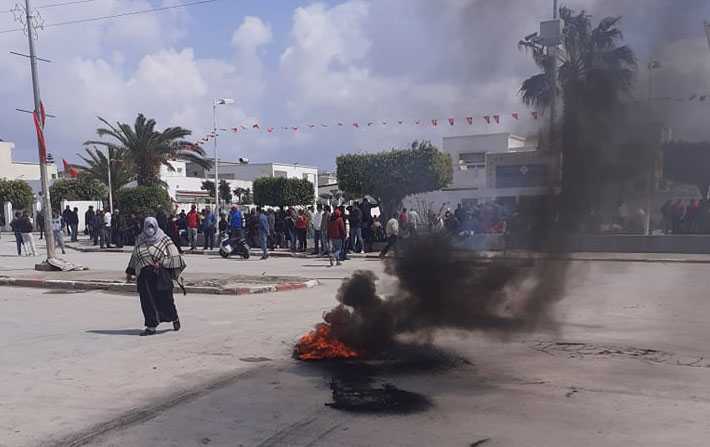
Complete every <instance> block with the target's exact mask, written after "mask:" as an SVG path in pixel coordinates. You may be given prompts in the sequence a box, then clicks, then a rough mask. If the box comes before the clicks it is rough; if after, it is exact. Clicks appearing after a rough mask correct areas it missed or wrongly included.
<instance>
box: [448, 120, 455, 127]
mask: <svg viewBox="0 0 710 447" xmlns="http://www.w3.org/2000/svg"><path fill="white" fill-rule="evenodd" d="M455 122H456V121H455V120H454V118H449V126H453V125H454V123H455Z"/></svg>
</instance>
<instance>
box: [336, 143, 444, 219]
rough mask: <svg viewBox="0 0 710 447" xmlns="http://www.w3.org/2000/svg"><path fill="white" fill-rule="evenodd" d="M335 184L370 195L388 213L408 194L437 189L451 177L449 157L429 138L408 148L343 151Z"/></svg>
mask: <svg viewBox="0 0 710 447" xmlns="http://www.w3.org/2000/svg"><path fill="white" fill-rule="evenodd" d="M336 164H337V176H338V187H339V189H340V190H342V191H343V192H344V193H345V194H347V195H350V196H352V197H363V196H365V195H370V196H372V197H374V198H375V199H376V200H377V201H378V202H380V204H381V207H382V209H383V212H385V213H388V214H391V213H392V212H394V210H396V209H397V208H398V207H399V206H400V204H401V203H402V200H403V199H404V198H405V197H407V196H408V195H411V194H418V193H423V192H429V191H436V190H438V189H441V188H443V187H445V186H446V185H448V184H449V183H450V182H451V180H452V177H453V168H452V165H451V158H450V157H449V155H448V154H444V153H442V152H440V151H439V150H438V149H437V148H436V147H435V146H434V145H432V144H431V142H429V141H423V142H417V141H415V142H414V143H412V147H411V149H403V150H402V149H393V150H390V151H387V152H380V153H377V154H346V155H341V156H339V157H338V158H337V159H336Z"/></svg>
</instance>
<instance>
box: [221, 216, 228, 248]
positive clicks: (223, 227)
mask: <svg viewBox="0 0 710 447" xmlns="http://www.w3.org/2000/svg"><path fill="white" fill-rule="evenodd" d="M227 228H229V222H227V215H226V214H224V213H222V214H220V215H219V242H220V243H221V242H222V239H224V235H225V234H227Z"/></svg>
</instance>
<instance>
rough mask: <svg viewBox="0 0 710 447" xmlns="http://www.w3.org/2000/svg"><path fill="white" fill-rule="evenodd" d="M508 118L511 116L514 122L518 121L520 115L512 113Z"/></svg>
mask: <svg viewBox="0 0 710 447" xmlns="http://www.w3.org/2000/svg"><path fill="white" fill-rule="evenodd" d="M510 116H512V117H513V119H514V120H517V119H519V118H520V115H518V113H517V112H513V113H511V114H510Z"/></svg>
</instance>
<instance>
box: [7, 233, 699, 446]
mask: <svg viewBox="0 0 710 447" xmlns="http://www.w3.org/2000/svg"><path fill="white" fill-rule="evenodd" d="M11 248H12V247H11V245H10V243H8V242H7V240H6V239H4V240H3V241H2V242H1V243H0V264H1V267H0V270H4V271H23V270H26V269H29V268H31V265H32V261H31V260H29V259H26V258H25V259H18V258H14V257H12V256H11V252H12V251H11ZM67 257H68V258H69V259H71V260H73V261H74V262H82V263H85V264H88V265H91V266H92V267H95V268H100V269H101V270H110V269H116V271H117V272H119V271H120V269H122V265H123V264H124V263H125V262H126V259H125V255H120V254H78V253H71V254H69V255H68V256H67ZM188 262H189V263H190V268H191V269H194V270H195V271H210V272H215V273H219V272H234V271H235V270H237V269H238V271H239V272H240V273H241V272H244V273H247V274H253V273H254V272H264V273H265V274H291V275H299V276H308V277H314V278H315V277H317V278H321V279H322V281H323V285H322V286H319V287H316V288H314V289H308V290H300V291H293V292H287V293H278V294H265V295H251V296H243V297H220V296H199V295H190V296H187V297H178V301H177V305H178V308H179V311H180V313H181V319H182V320H183V323H184V329H183V330H182V331H181V332H178V333H174V332H172V331H168V332H165V333H162V334H160V335H159V336H156V337H149V338H140V337H137V336H136V334H137V332H138V330H139V329H140V328H141V315H140V309H139V306H138V302H137V298H136V297H135V296H129V295H115V294H108V293H93V292H86V293H72V294H65V293H56V292H48V291H43V290H35V289H19V288H12V289H10V288H0V301H1V302H2V309H3V312H2V313H1V314H0V335H1V338H0V339H1V340H2V350H0V352H1V355H0V445H2V446H8V447H9V446H12V447H15V446H37V445H45V446H54V445H57V446H58V445H63V446H64V445H91V446H128V445H131V446H143V445H150V446H156V447H158V446H202V445H210V446H238V445H244V446H286V445H289V446H307V445H308V446H330V445H342V446H374V445H378V446H379V445H388V446H418V445H441V446H469V445H471V444H472V443H475V442H477V441H483V440H486V439H487V441H485V443H483V444H479V445H484V446H486V447H487V446H540V447H543V446H545V447H555V446H569V445H575V446H576V447H581V446H600V445H604V446H619V445H623V446H642V445H643V446H655V445H658V446H668V445H673V446H697V445H703V444H704V443H705V440H706V439H708V436H709V435H710V423H708V422H707V414H708V412H709V411H710V368H708V367H709V366H710V360H707V361H706V360H705V359H706V358H708V359H710V355H708V354H710V350H709V349H708V348H707V343H706V340H707V338H708V329H707V326H708V325H707V321H708V319H709V317H710V303H708V300H707V290H708V286H709V285H710V279H708V278H709V274H710V264H698V263H695V264H681V263H674V264H663V263H631V262H573V263H572V265H571V268H570V270H569V271H570V276H569V280H568V283H567V288H566V293H565V298H564V299H563V300H562V301H561V302H560V303H559V304H558V306H557V312H556V314H557V315H556V319H557V320H558V322H559V326H558V328H557V329H556V330H554V331H548V332H539V333H535V334H529V335H526V336H515V337H513V338H512V339H510V340H507V341H505V342H504V341H500V340H494V339H490V338H488V337H486V336H485V334H481V333H470V334H462V333H451V332H442V333H439V334H437V335H436V337H435V338H434V340H433V342H434V345H435V346H436V347H438V348H442V349H445V350H447V352H449V353H450V354H451V358H453V359H454V361H453V362H452V366H451V367H449V368H440V369H429V368H424V369H415V370H411V369H408V368H404V369H395V370H386V371H381V370H375V371H371V372H370V373H371V376H372V380H373V381H374V385H375V386H379V385H380V384H383V383H391V384H393V385H396V386H397V387H399V388H401V389H403V390H408V391H412V392H416V393H420V394H421V395H423V396H425V397H426V398H427V399H429V400H430V401H431V404H432V406H431V408H428V409H426V410H424V411H420V412H416V413H412V414H369V413H359V414H353V413H349V412H345V411H341V410H336V409H333V408H331V407H328V406H325V405H324V404H325V403H329V402H331V400H332V393H331V389H330V382H331V380H332V379H333V378H336V379H338V378H339V377H341V375H342V374H343V371H342V370H338V371H335V372H334V371H333V370H331V369H326V368H324V365H321V364H305V363H302V362H298V361H295V360H292V359H291V357H290V355H291V348H292V346H293V342H294V341H295V340H296V338H297V337H298V336H299V335H300V334H302V333H303V332H305V331H306V330H307V329H308V328H309V327H310V326H311V325H312V324H313V323H315V322H317V321H318V320H319V319H320V315H321V313H322V311H324V310H326V309H328V308H330V307H331V306H332V305H333V304H334V299H333V297H334V295H335V292H336V290H337V287H338V285H339V283H340V281H339V278H342V277H344V276H347V275H348V274H349V273H350V272H352V271H353V270H355V269H360V268H364V269H372V270H374V271H376V272H377V273H380V274H381V272H382V266H381V264H380V263H379V262H377V261H371V260H357V261H350V262H348V263H346V264H345V265H344V266H343V267H339V268H330V267H327V265H326V263H325V262H324V261H321V260H312V259H271V260H269V261H264V262H261V261H257V260H254V261H248V262H240V261H223V260H221V259H212V258H210V257H197V256H192V257H190V258H188ZM0 273H2V272H0ZM380 285H381V286H382V287H383V288H385V289H387V288H390V287H392V286H393V284H392V280H391V279H389V278H385V279H384V280H383V281H382V282H381V284H380ZM166 329H167V327H166ZM447 358H448V357H447ZM358 371H359V370H358Z"/></svg>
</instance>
